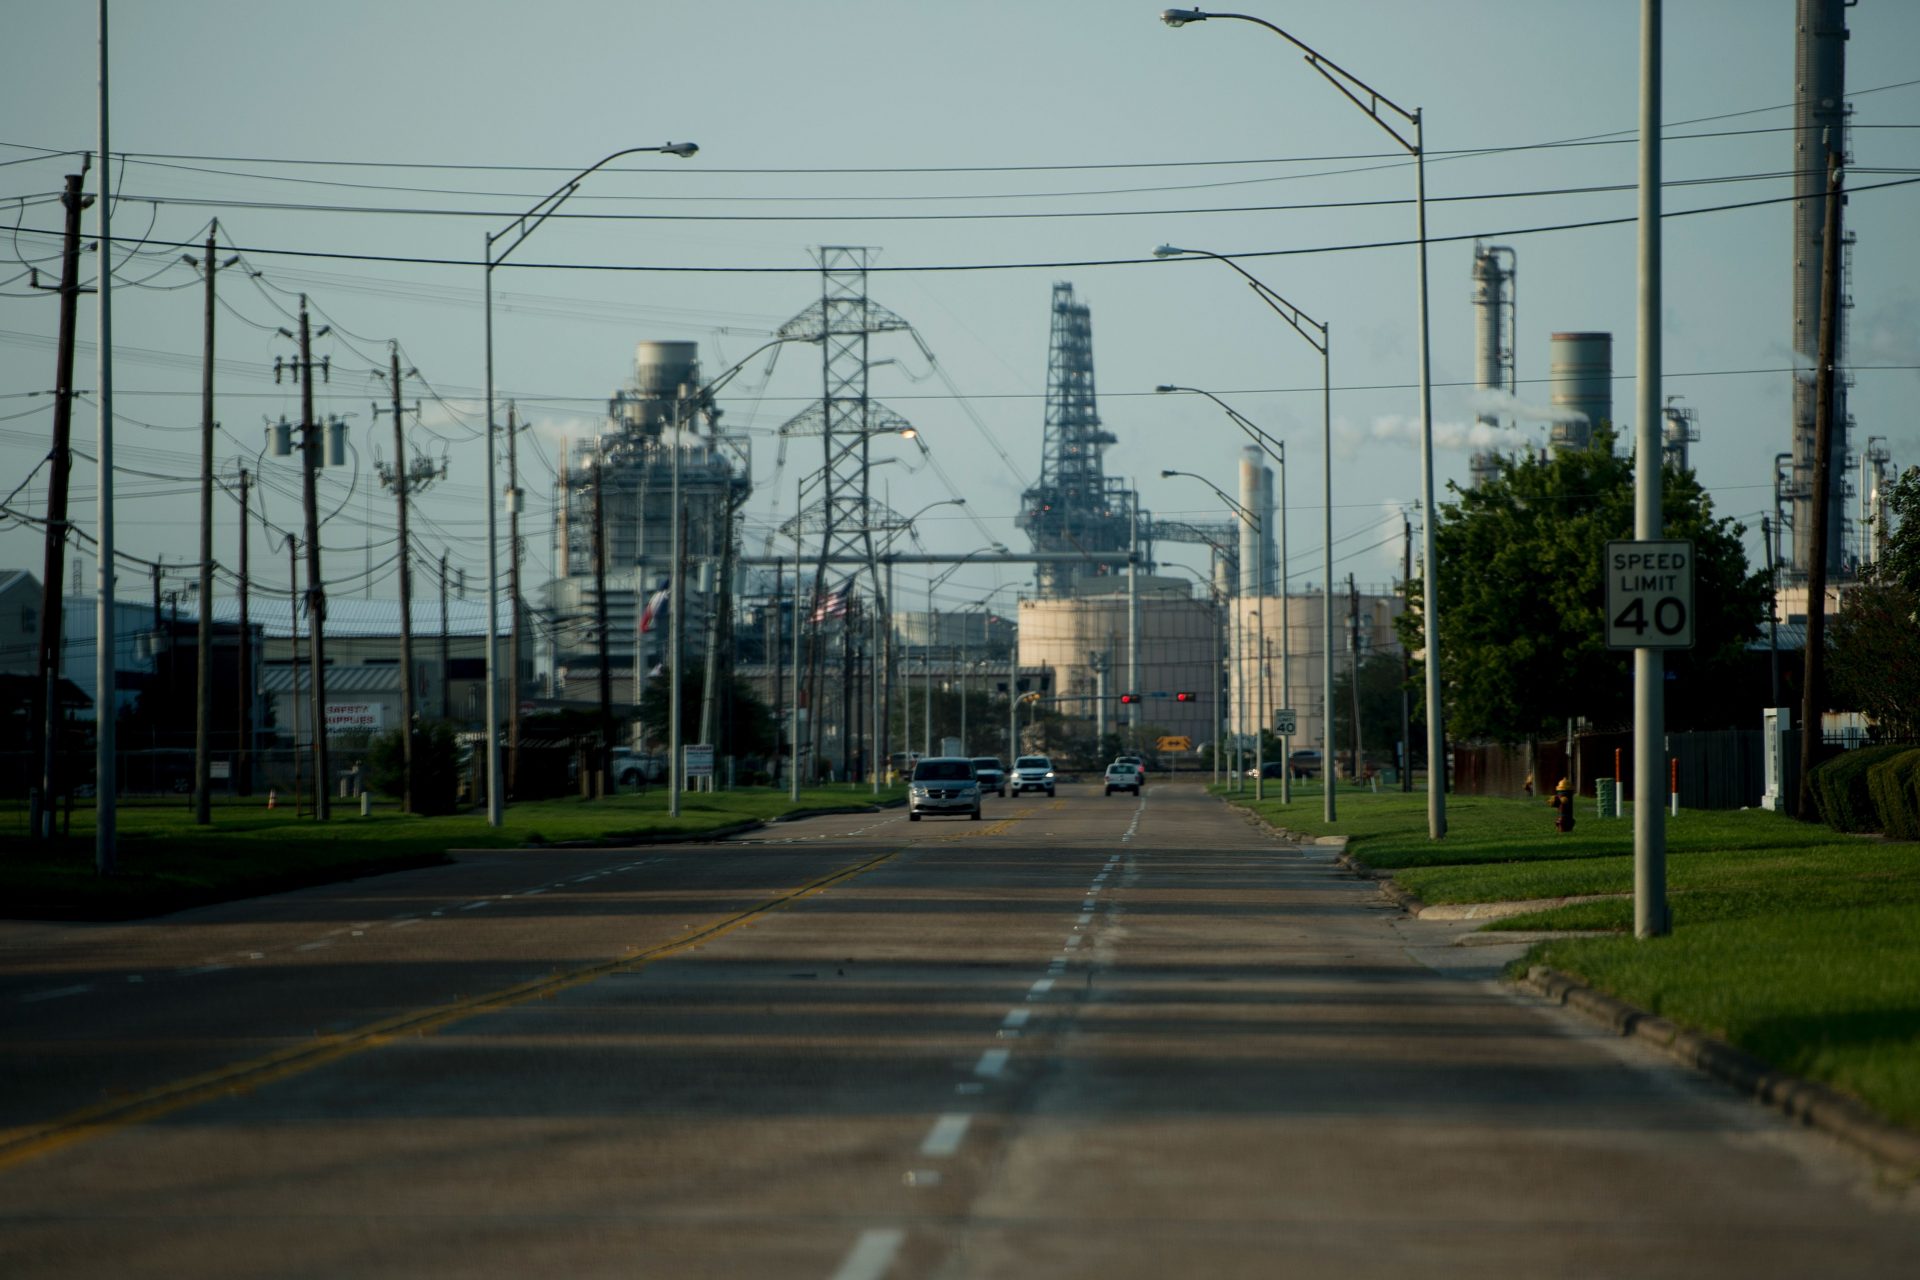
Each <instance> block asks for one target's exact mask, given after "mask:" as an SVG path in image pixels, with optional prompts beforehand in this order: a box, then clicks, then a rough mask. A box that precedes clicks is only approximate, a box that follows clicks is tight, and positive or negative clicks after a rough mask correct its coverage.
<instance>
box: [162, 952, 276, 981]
mask: <svg viewBox="0 0 1920 1280" xmlns="http://www.w3.org/2000/svg"><path fill="white" fill-rule="evenodd" d="M260 958H261V956H260V953H259V952H257V951H255V952H250V953H248V956H247V959H249V960H258V959H260ZM231 968H233V966H232V965H230V964H201V965H195V966H194V967H193V968H191V969H175V970H174V973H175V974H176V975H177V976H179V977H182V978H193V977H198V976H199V975H200V974H203V973H221V972H224V971H225V970H227V969H231Z"/></svg>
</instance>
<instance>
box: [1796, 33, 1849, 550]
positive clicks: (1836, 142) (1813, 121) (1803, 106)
mask: <svg viewBox="0 0 1920 1280" xmlns="http://www.w3.org/2000/svg"><path fill="white" fill-rule="evenodd" d="M1797 10H1798V11H1797V15H1796V17H1797V24H1798V25H1797V27H1796V29H1795V38H1794V54H1793V101H1794V109H1793V169H1794V178H1793V188H1794V197H1795V198H1794V202H1793V349H1794V350H1795V351H1797V352H1799V353H1800V354H1801V356H1802V357H1803V358H1804V359H1805V360H1806V362H1807V366H1808V368H1809V370H1811V367H1812V363H1813V356H1814V352H1815V350H1816V349H1817V348H1818V347H1819V345H1820V265H1821V252H1820V249H1821V246H1820V241H1821V238H1822V235H1823V233H1824V231H1825V229H1826V217H1827V154H1828V152H1829V151H1841V150H1844V148H1845V146H1846V124H1847V104H1846V93H1847V20H1846V10H1847V6H1846V3H1845V0H1799V3H1798V6H1797ZM1840 290H1841V296H1842V297H1843V298H1844V297H1845V296H1846V285H1845V284H1844V283H1842V285H1841V287H1840ZM1845 316H1846V308H1845V307H1844V306H1843V307H1842V308H1841V314H1840V315H1837V316H1835V317H1834V324H1835V325H1836V326H1839V327H1837V328H1836V329H1835V332H1834V350H1835V351H1838V352H1841V353H1843V355H1842V358H1843V359H1844V352H1845V351H1846V329H1845V326H1844V324H1843V323H1842V322H1843V321H1844V319H1845ZM1846 385H1847V381H1846V379H1845V378H1844V377H1836V378H1835V379H1834V388H1833V439H1832V440H1831V441H1830V442H1829V447H1830V449H1831V452H1830V453H1829V454H1828V456H1829V457H1831V458H1834V459H1841V458H1845V457H1846V456H1847V426H1848V422H1847V392H1846ZM1813 412H1814V395H1813V375H1812V373H1811V372H1808V373H1807V375H1806V376H1805V377H1796V378H1795V379H1794V380H1793V490H1792V495H1793V519H1792V528H1793V556H1792V558H1791V559H1790V560H1789V561H1788V572H1789V575H1790V576H1791V577H1792V578H1795V579H1798V580H1801V581H1804V580H1805V578H1806V574H1807V570H1808V569H1809V568H1810V567H1811V566H1810V565H1809V563H1808V562H1809V561H1810V559H1811V558H1812V547H1813V490H1812V484H1813ZM1829 480H1830V484H1829V488H1828V497H1829V501H1828V503H1827V572H1828V574H1829V575H1838V574H1839V572H1840V568H1841V565H1842V563H1843V560H1842V554H1843V552H1844V551H1845V539H1844V538H1843V537H1842V530H1843V528H1844V520H1845V512H1846V502H1845V494H1846V482H1847V468H1846V467H1845V466H1844V465H1840V464H1839V463H1837V462H1836V464H1835V465H1834V466H1833V467H1832V468H1830V470H1829Z"/></svg>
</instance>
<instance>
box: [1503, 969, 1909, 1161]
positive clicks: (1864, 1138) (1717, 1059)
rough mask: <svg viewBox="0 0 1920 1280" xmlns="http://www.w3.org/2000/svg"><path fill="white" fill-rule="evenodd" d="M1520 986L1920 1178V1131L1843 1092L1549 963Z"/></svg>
mask: <svg viewBox="0 0 1920 1280" xmlns="http://www.w3.org/2000/svg"><path fill="white" fill-rule="evenodd" d="M1519 985H1520V986H1521V987H1522V988H1524V989H1526V990H1528V991H1531V992H1533V993H1534V994H1536V995H1538V996H1541V997H1543V998H1544V999H1547V1000H1550V1001H1552V1002H1553V1003H1555V1004H1558V1005H1563V1006H1565V1007H1566V1008H1569V1009H1572V1010H1574V1011H1576V1012H1578V1013H1580V1014H1583V1015H1585V1016H1586V1017H1588V1018H1591V1019H1593V1020H1594V1021H1596V1022H1599V1023H1601V1024H1603V1025H1605V1026H1607V1027H1610V1028H1612V1029H1613V1030H1614V1031H1615V1032H1616V1033H1617V1034H1619V1035H1622V1036H1631V1037H1633V1038H1634V1039H1637V1040H1643V1041H1645V1042H1646V1043H1648V1044H1649V1045H1652V1046H1653V1047H1654V1048H1656V1049H1658V1050H1660V1051H1661V1052H1662V1053H1665V1054H1666V1055H1667V1056H1668V1057H1670V1058H1674V1059H1676V1060H1678V1061H1679V1062H1681V1063H1683V1064H1685V1065H1687V1066H1689V1067H1693V1068H1694V1069H1696V1070H1699V1071H1704V1072H1706V1073H1707V1074H1708V1075H1710V1076H1712V1077H1713V1078H1714V1079H1716V1080H1719V1081H1720V1082H1721V1083H1723V1084H1726V1085H1730V1086H1732V1087H1733V1088H1734V1089H1736V1090H1738V1091H1739V1092H1741V1093H1744V1094H1746V1095H1747V1096H1749V1097H1751V1098H1753V1099H1754V1100H1755V1101H1757V1102H1761V1103H1764V1104H1766V1105H1767V1106H1770V1107H1773V1108H1774V1109H1775V1110H1777V1111H1779V1112H1781V1113H1782V1114H1783V1115H1786V1116H1788V1117H1789V1118H1791V1119H1794V1120H1798V1121H1800V1122H1801V1123H1802V1124H1805V1125H1807V1126H1809V1127H1811V1128H1815V1129H1818V1130H1820V1131H1821V1132H1823V1133H1826V1134H1829V1135H1831V1136H1833V1137H1835V1138H1838V1139H1840V1140H1841V1141H1843V1142H1846V1143H1849V1144H1851V1145H1852V1146H1854V1147H1856V1148H1858V1149H1860V1150H1862V1151H1865V1152H1866V1153H1867V1154H1869V1155H1871V1156H1873V1157H1874V1158H1875V1159H1878V1160H1880V1161H1883V1162H1884V1163H1886V1164H1888V1165H1891V1166H1892V1167H1893V1169H1894V1171H1895V1172H1896V1173H1897V1174H1898V1175H1899V1176H1900V1177H1901V1178H1902V1179H1903V1180H1904V1181H1908V1182H1911V1181H1914V1180H1916V1179H1920V1133H1915V1132H1914V1131H1913V1130H1911V1129H1907V1128H1903V1127H1901V1126H1899V1125H1896V1124H1893V1123H1892V1122H1890V1121H1888V1120H1887V1119H1886V1118H1884V1117H1883V1116H1881V1115H1879V1114H1878V1113H1876V1112H1875V1111H1873V1110H1872V1109H1871V1108H1870V1107H1867V1106H1866V1105H1865V1104H1863V1103H1860V1102H1857V1101H1855V1100H1854V1099H1852V1098H1849V1097H1847V1096H1846V1095H1845V1094H1842V1093H1840V1092H1839V1091H1837V1090H1834V1089H1830V1088H1828V1087H1827V1086H1825V1085H1821V1084H1815V1083H1814V1082H1812V1081H1810V1080H1803V1079H1801V1078H1800V1077H1799V1076H1794V1075H1789V1074H1787V1073H1786V1072H1784V1071H1778V1070H1775V1069H1774V1068H1773V1067H1772V1066H1771V1065H1769V1064H1768V1063H1766V1062H1765V1061H1763V1060H1762V1059H1760V1058H1756V1057H1754V1056H1753V1055H1752V1054H1750V1053H1747V1052H1746V1051H1744V1050H1742V1049H1736V1048H1734V1047H1733V1046H1732V1045H1730V1044H1727V1043H1726V1042H1725V1041H1722V1040H1715V1039H1713V1038H1712V1037H1710V1036H1704V1035H1701V1034H1700V1033H1699V1032H1697V1031H1689V1030H1687V1029H1686V1028H1684V1027H1681V1026H1679V1025H1678V1024H1676V1023H1673V1022H1670V1021H1669V1020H1667V1019H1666V1018H1662V1017H1659V1016H1658V1015H1655V1014H1651V1013H1648V1012H1647V1011H1646V1010H1644V1009H1641V1008H1638V1007H1637V1006H1635V1005H1631V1004H1628V1003H1627V1002H1626V1001H1624V1000H1620V999H1618V998H1616V997H1614V996H1610V995H1608V994H1606V993H1605V992H1603V991H1598V990H1596V989H1594V988H1593V987H1590V986H1587V985H1586V984H1585V983H1582V982H1580V981H1579V980H1578V979H1576V978H1573V977H1570V976H1568V975H1567V974H1564V973H1561V972H1559V971H1558V970H1556V969H1551V968H1549V967H1547V966H1546V965H1538V964H1537V965H1534V966H1533V967H1532V968H1530V969H1528V970H1527V974H1526V977H1524V978H1522V979H1520V981H1519Z"/></svg>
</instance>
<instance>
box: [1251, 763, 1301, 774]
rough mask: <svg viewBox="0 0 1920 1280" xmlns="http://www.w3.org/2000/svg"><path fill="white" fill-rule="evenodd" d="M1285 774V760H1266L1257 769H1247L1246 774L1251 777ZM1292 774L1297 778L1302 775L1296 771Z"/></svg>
mask: <svg viewBox="0 0 1920 1280" xmlns="http://www.w3.org/2000/svg"><path fill="white" fill-rule="evenodd" d="M1286 774H1287V762H1286V761H1284V760H1268V761H1267V762H1266V763H1264V764H1262V765H1260V767H1259V768H1257V769H1248V770H1247V776H1248V777H1249V778H1253V777H1260V778H1284V777H1285V776H1286ZM1293 776H1294V777H1296V778H1298V777H1300V776H1302V775H1300V774H1298V773H1296V774H1294V775H1293Z"/></svg>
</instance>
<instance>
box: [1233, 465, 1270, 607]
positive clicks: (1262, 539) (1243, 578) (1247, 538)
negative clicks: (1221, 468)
mask: <svg viewBox="0 0 1920 1280" xmlns="http://www.w3.org/2000/svg"><path fill="white" fill-rule="evenodd" d="M1240 505H1241V506H1242V507H1244V508H1245V509H1246V510H1247V511H1249V512H1251V513H1252V514H1253V520H1254V521H1257V522H1258V526H1257V527H1256V525H1255V524H1254V523H1253V522H1252V521H1248V520H1245V519H1241V518H1240V517H1238V516H1235V523H1237V524H1238V525H1239V526H1240V594H1241V595H1245V596H1252V595H1268V594H1271V593H1272V591H1273V582H1274V579H1275V578H1276V577H1277V576H1278V566H1277V565H1276V564H1275V563H1274V562H1275V560H1276V559H1277V557H1276V556H1275V554H1274V549H1273V546H1274V533H1275V527H1274V522H1273V468H1272V467H1269V466H1268V465H1267V464H1266V455H1265V454H1263V453H1262V452H1261V451H1260V446H1258V445H1252V444H1250V445H1248V446H1247V447H1246V448H1245V449H1243V450H1241V453H1240ZM1263 569H1264V573H1262V572H1261V571H1262V570H1263ZM1257 574H1258V575H1259V576H1256V575H1257Z"/></svg>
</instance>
